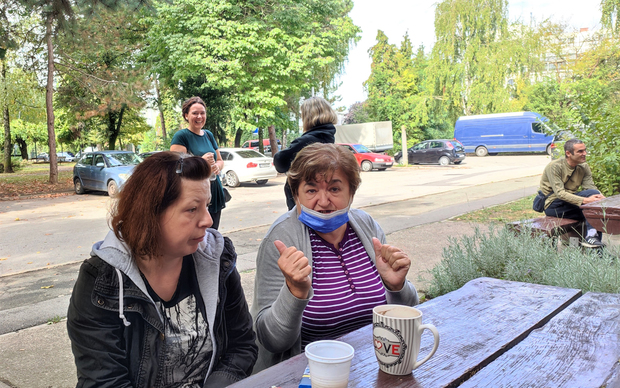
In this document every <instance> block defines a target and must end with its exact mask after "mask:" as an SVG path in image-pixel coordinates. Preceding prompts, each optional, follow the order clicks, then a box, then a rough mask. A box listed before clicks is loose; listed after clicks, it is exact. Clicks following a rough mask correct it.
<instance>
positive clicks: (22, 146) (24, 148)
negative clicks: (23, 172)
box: [15, 136, 28, 160]
mask: <svg viewBox="0 0 620 388" xmlns="http://www.w3.org/2000/svg"><path fill="white" fill-rule="evenodd" d="M15 143H17V146H18V147H19V153H20V154H21V155H22V159H24V160H28V145H27V144H26V141H25V140H24V139H22V137H21V136H17V137H16V138H15Z"/></svg>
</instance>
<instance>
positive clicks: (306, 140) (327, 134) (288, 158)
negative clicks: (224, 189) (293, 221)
mask: <svg viewBox="0 0 620 388" xmlns="http://www.w3.org/2000/svg"><path fill="white" fill-rule="evenodd" d="M301 120H302V122H303V131H304V133H303V134H302V135H301V136H300V137H298V138H297V139H295V140H293V142H291V145H290V146H289V147H288V148H287V149H284V150H282V151H279V152H278V153H276V154H275V156H274V157H273V165H274V166H275V168H276V170H278V172H287V171H288V170H289V168H291V163H293V159H295V156H296V155H297V153H298V152H299V151H301V149H302V148H304V147H305V146H307V145H310V144H312V143H331V144H333V143H334V141H335V137H334V135H335V134H336V127H335V126H334V124H337V123H338V115H337V114H336V112H335V111H334V110H333V109H332V106H331V105H330V104H329V102H327V101H326V100H325V99H324V98H321V97H311V98H309V99H307V100H305V101H304V102H303V103H302V104H301ZM284 195H285V196H286V206H288V210H291V209H292V208H293V207H294V206H295V199H294V198H293V194H292V193H291V187H290V186H289V183H288V181H287V182H286V183H285V184H284Z"/></svg>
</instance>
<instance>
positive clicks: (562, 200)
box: [540, 139, 605, 248]
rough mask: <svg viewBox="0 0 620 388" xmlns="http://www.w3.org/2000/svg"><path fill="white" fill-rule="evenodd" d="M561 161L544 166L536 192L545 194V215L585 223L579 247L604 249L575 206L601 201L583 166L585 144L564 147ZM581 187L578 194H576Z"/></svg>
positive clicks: (599, 235) (569, 143)
mask: <svg viewBox="0 0 620 388" xmlns="http://www.w3.org/2000/svg"><path fill="white" fill-rule="evenodd" d="M564 153H565V154H566V157H565V158H561V159H558V160H554V161H552V162H551V163H549V164H548V165H547V167H545V171H544V172H543V175H542V178H541V179H540V190H541V191H542V192H543V194H544V195H547V200H546V201H545V214H546V215H548V216H550V217H557V218H568V219H571V220H577V221H581V222H584V223H585V226H586V230H587V232H586V236H585V239H584V240H585V241H583V242H582V243H581V244H582V245H583V246H585V247H589V248H599V247H603V246H605V244H603V242H602V241H601V238H602V235H603V234H602V233H601V232H598V231H597V230H596V229H594V228H593V227H592V225H590V224H589V223H588V221H586V219H585V217H584V216H583V212H582V211H581V209H580V208H579V206H581V205H583V204H587V203H591V202H594V201H598V200H601V199H603V198H605V197H604V196H603V195H602V194H601V192H600V191H598V189H597V188H596V186H595V185H594V181H593V180H592V171H590V167H589V166H588V164H587V163H586V154H587V152H586V145H585V144H584V143H583V142H582V141H581V140H579V139H570V140H568V141H567V142H566V143H565V144H564ZM580 187H581V191H578V190H579V188H580Z"/></svg>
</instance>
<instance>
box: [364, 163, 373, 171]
mask: <svg viewBox="0 0 620 388" xmlns="http://www.w3.org/2000/svg"><path fill="white" fill-rule="evenodd" d="M370 170H372V163H371V162H369V161H368V160H364V161H363V162H362V171H366V172H368V171H370Z"/></svg>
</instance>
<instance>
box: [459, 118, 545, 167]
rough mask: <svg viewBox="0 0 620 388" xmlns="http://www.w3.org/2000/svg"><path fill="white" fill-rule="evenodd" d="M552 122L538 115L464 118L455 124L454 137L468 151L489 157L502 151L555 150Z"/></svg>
mask: <svg viewBox="0 0 620 388" xmlns="http://www.w3.org/2000/svg"><path fill="white" fill-rule="evenodd" d="M547 123H548V119H547V118H546V117H543V116H541V115H539V114H538V113H534V112H514V113H495V114H489V115H476V116H462V117H459V119H458V120H457V121H456V124H455V125H454V138H455V139H456V140H458V141H460V142H461V144H463V147H464V148H465V152H475V153H476V155H478V156H486V155H488V154H495V153H498V152H536V151H538V152H547V154H549V155H551V152H552V151H553V148H554V144H553V136H552V135H548V133H551V132H552V130H551V129H550V128H549V126H548V124H547Z"/></svg>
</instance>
